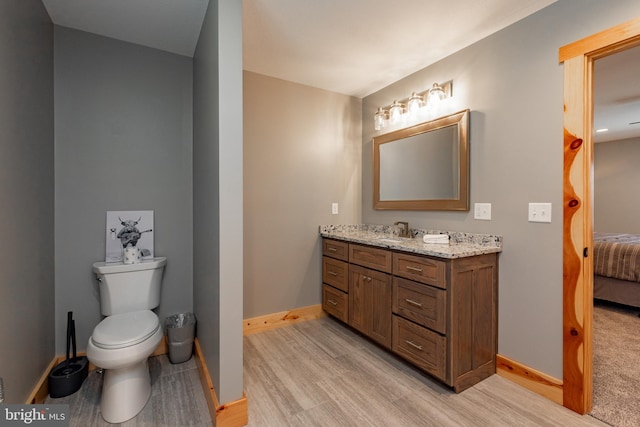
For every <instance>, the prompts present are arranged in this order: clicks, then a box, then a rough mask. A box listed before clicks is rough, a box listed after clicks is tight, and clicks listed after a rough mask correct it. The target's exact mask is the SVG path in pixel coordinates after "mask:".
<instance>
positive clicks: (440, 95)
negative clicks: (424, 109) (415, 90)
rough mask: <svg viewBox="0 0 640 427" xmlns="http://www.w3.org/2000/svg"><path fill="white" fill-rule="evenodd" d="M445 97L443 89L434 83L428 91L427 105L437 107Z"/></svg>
mask: <svg viewBox="0 0 640 427" xmlns="http://www.w3.org/2000/svg"><path fill="white" fill-rule="evenodd" d="M446 97H447V94H446V93H444V89H443V88H442V86H440V85H439V84H438V83H434V84H433V87H432V88H431V89H429V104H432V105H437V104H439V103H440V102H441V101H444V99H445V98H446Z"/></svg>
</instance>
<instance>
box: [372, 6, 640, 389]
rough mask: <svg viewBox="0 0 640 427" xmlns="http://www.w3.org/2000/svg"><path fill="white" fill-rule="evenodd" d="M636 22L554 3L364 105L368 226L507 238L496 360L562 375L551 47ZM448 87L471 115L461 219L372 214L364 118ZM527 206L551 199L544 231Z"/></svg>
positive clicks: (557, 124)
mask: <svg viewBox="0 0 640 427" xmlns="http://www.w3.org/2000/svg"><path fill="white" fill-rule="evenodd" d="M635 16H640V2H638V1H637V0H620V1H616V2H609V1H603V0H560V1H558V2H557V3H555V4H553V5H551V6H549V7H547V8H545V9H543V10H542V11H540V12H538V13H536V14H534V15H532V16H530V17H528V18H525V19H523V20H522V21H519V22H517V23H516V24H514V25H512V26H510V27H508V28H506V29H504V30H503V31H500V32H499V33H496V34H494V35H492V36H489V37H487V38H486V39H484V40H482V41H480V42H478V43H476V44H474V45H472V46H470V47H468V48H466V49H463V50H461V51H459V52H457V53H455V54H453V55H451V56H449V57H447V58H445V59H443V60H442V61H440V62H438V63H436V64H434V65H432V66H430V67H427V68H425V69H424V70H421V71H419V72H417V73H415V74H413V75H411V76H409V77H407V78H405V79H403V80H400V81H398V82H396V83H394V84H393V85H391V86H388V87H386V88H384V89H383V90H381V91H379V92H376V93H374V94H372V95H370V96H368V97H366V98H365V99H364V104H363V161H362V162H363V176H362V181H363V197H362V209H363V215H362V220H363V222H365V223H374V224H375V223H377V224H390V223H392V222H393V221H398V220H405V221H409V223H410V225H411V226H413V227H427V228H434V229H443V230H456V231H468V232H478V233H494V234H501V235H503V236H504V251H503V252H502V254H501V255H500V292H499V298H500V304H499V305H500V308H499V352H500V354H502V355H504V356H507V357H509V358H512V359H514V360H517V361H519V362H521V363H524V364H526V365H528V366H531V367H533V368H536V369H538V370H540V371H542V372H545V373H547V374H550V375H552V376H554V377H557V378H562V158H563V149H562V111H563V110H562V106H563V98H562V91H563V86H562V85H563V67H562V65H561V64H559V63H558V48H559V47H561V46H563V45H565V44H568V43H571V42H573V41H576V40H578V39H581V38H583V37H586V36H588V35H590V34H592V33H595V32H598V31H601V30H604V29H607V28H609V27H611V26H613V25H617V24H619V23H622V22H625V21H627V20H629V19H630V18H631V17H635ZM450 79H453V92H454V95H455V99H454V100H453V103H452V105H450V106H449V111H448V112H454V111H457V110H461V109H464V108H470V109H471V204H472V206H473V203H476V202H488V203H491V204H492V220H491V221H478V220H474V219H473V207H472V210H471V211H470V212H397V211H395V212H394V211H389V212H387V211H374V210H373V209H372V208H371V206H372V194H371V193H372V184H371V183H372V170H371V162H372V161H371V155H370V153H371V138H372V137H373V136H374V132H373V115H374V113H375V109H376V108H377V107H378V106H383V105H388V104H389V103H390V102H391V101H393V100H394V99H397V98H403V97H405V96H407V95H408V94H410V93H411V91H414V90H415V91H419V90H423V89H425V88H427V87H428V86H429V85H430V84H432V83H433V82H445V81H447V80H450ZM529 202H551V203H553V210H552V214H553V217H552V223H551V224H535V223H529V222H527V204H528V203H529Z"/></svg>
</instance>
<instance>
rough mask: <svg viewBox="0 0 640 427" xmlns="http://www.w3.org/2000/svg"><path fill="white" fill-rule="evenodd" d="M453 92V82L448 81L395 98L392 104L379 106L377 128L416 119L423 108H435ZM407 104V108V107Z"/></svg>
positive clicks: (374, 120) (374, 118) (376, 115)
mask: <svg viewBox="0 0 640 427" xmlns="http://www.w3.org/2000/svg"><path fill="white" fill-rule="evenodd" d="M452 93H453V82H452V81H448V82H446V83H443V84H441V85H439V84H438V83H434V84H433V86H432V87H431V88H429V89H427V90H425V91H423V92H412V93H411V95H410V96H409V97H408V98H405V99H401V100H399V101H398V100H395V101H393V103H392V104H391V105H387V106H386V107H379V108H378V110H377V111H376V113H375V115H374V117H373V127H374V129H375V130H382V129H384V128H386V127H387V126H388V125H389V124H391V125H395V124H397V123H400V122H401V121H403V120H406V118H407V117H408V118H409V119H415V118H416V117H417V116H418V114H419V112H420V111H421V110H422V109H423V108H429V109H434V108H436V107H437V106H438V104H440V103H441V102H442V101H443V100H445V99H447V98H450V97H451V95H452ZM405 105H406V108H405Z"/></svg>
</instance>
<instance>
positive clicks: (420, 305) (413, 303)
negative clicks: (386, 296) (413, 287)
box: [404, 298, 422, 307]
mask: <svg viewBox="0 0 640 427" xmlns="http://www.w3.org/2000/svg"><path fill="white" fill-rule="evenodd" d="M404 300H405V301H406V302H408V303H409V304H412V305H415V306H416V307H422V304H420V303H419V302H418V301H414V300H412V299H409V298H405V299H404Z"/></svg>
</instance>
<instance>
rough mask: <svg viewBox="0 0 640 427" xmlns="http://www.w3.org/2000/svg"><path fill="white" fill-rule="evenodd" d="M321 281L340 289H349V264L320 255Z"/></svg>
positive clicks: (346, 290)
mask: <svg viewBox="0 0 640 427" xmlns="http://www.w3.org/2000/svg"><path fill="white" fill-rule="evenodd" d="M322 281H323V282H324V283H326V284H329V285H331V286H333V287H334V288H338V289H340V290H342V291H345V292H348V291H349V264H347V263H346V262H344V261H340V260H337V259H333V258H329V257H326V256H324V257H322Z"/></svg>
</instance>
